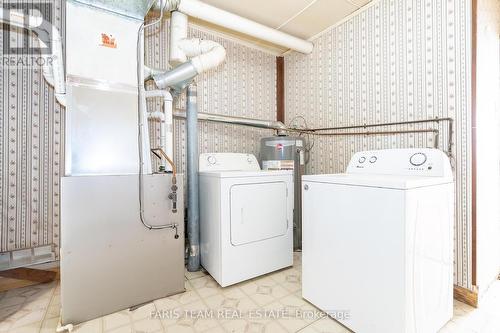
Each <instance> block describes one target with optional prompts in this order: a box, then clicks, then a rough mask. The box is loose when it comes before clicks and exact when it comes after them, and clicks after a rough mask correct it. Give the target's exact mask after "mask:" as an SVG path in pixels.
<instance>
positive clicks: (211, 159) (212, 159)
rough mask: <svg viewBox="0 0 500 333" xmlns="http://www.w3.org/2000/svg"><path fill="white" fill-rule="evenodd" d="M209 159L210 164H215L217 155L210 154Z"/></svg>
mask: <svg viewBox="0 0 500 333" xmlns="http://www.w3.org/2000/svg"><path fill="white" fill-rule="evenodd" d="M207 161H208V164H210V165H214V164H215V163H217V159H216V158H215V156H212V155H210V156H208V158H207Z"/></svg>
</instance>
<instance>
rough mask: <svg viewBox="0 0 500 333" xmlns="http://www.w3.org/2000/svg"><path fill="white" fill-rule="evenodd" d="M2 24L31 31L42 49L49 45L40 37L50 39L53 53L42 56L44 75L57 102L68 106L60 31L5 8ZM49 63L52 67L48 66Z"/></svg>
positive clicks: (37, 18) (0, 14)
mask: <svg viewBox="0 0 500 333" xmlns="http://www.w3.org/2000/svg"><path fill="white" fill-rule="evenodd" d="M0 22H2V23H6V24H9V25H12V26H15V27H18V28H23V29H29V30H30V31H32V32H33V33H34V34H35V35H36V36H37V37H38V41H39V44H40V47H41V48H42V47H47V45H46V44H45V43H44V42H43V40H42V39H41V38H40V35H42V34H43V35H45V36H48V37H49V38H50V44H51V48H52V53H51V55H50V56H49V55H45V54H42V55H41V57H42V58H43V60H44V64H43V66H42V73H43V77H44V79H45V80H46V81H47V83H48V84H49V85H50V86H52V87H54V95H55V97H56V100H57V101H58V102H59V103H60V104H61V105H62V106H66V79H65V75H64V58H63V52H62V39H61V34H60V33H59V30H58V29H57V28H56V27H55V26H53V25H52V24H50V23H48V22H47V21H45V20H44V19H43V17H41V16H31V15H28V16H25V15H24V14H22V13H19V12H17V11H10V10H6V9H3V8H0ZM49 63H50V65H48V64H49Z"/></svg>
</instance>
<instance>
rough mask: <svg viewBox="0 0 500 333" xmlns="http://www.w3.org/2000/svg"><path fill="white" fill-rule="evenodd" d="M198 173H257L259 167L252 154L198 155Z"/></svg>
mask: <svg viewBox="0 0 500 333" xmlns="http://www.w3.org/2000/svg"><path fill="white" fill-rule="evenodd" d="M199 169H200V172H205V171H259V170H260V165H259V162H258V161H257V158H255V156H254V155H252V154H238V153H206V154H200V166H199Z"/></svg>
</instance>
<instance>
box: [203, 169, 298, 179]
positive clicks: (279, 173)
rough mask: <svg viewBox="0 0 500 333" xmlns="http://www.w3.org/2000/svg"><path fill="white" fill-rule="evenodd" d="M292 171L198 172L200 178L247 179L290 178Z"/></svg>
mask: <svg viewBox="0 0 500 333" xmlns="http://www.w3.org/2000/svg"><path fill="white" fill-rule="evenodd" d="M292 175H293V171H291V170H283V171H281V170H280V171H276V170H272V171H267V170H262V171H260V170H259V171H241V170H234V171H200V177H218V178H247V177H277V176H280V177H281V176H292Z"/></svg>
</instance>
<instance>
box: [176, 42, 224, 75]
mask: <svg viewBox="0 0 500 333" xmlns="http://www.w3.org/2000/svg"><path fill="white" fill-rule="evenodd" d="M179 48H181V49H182V51H184V53H185V54H186V55H187V56H188V57H192V58H191V62H192V64H193V66H194V67H195V68H196V71H197V72H198V74H201V73H203V72H206V71H208V70H210V69H214V68H216V67H217V66H219V65H220V64H221V63H222V62H223V61H224V59H225V58H226V49H224V47H223V46H222V45H220V44H219V43H217V42H214V41H211V40H203V39H199V38H193V39H184V40H182V41H180V42H179Z"/></svg>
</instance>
